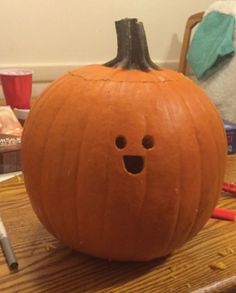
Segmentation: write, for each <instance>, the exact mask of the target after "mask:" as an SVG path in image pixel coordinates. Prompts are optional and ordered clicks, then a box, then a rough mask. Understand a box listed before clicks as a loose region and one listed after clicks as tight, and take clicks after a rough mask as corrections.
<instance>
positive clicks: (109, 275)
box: [22, 227, 168, 293]
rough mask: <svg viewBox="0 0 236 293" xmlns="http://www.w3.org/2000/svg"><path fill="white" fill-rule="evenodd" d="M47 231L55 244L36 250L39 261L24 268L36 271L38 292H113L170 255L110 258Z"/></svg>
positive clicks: (142, 275) (35, 283)
mask: <svg viewBox="0 0 236 293" xmlns="http://www.w3.org/2000/svg"><path fill="white" fill-rule="evenodd" d="M40 228H41V227H40ZM44 235H45V238H46V239H47V242H48V243H50V244H52V247H53V248H50V249H49V250H45V251H42V250H35V252H34V257H35V262H32V263H31V265H30V266H27V267H26V268H22V273H23V274H24V273H26V271H29V272H30V271H34V280H33V284H34V288H35V289H36V291H37V292H48V293H52V292H76V293H82V292H83V293H89V292H93V293H96V292H102V291H103V290H104V292H110V291H108V290H110V289H111V288H112V287H116V288H119V287H122V285H125V284H128V283H130V284H132V283H133V281H135V280H137V279H138V278H142V277H144V276H145V275H146V274H148V273H150V272H151V271H152V270H154V269H155V270H156V269H157V267H158V266H161V265H162V264H163V263H165V262H166V260H167V258H168V257H165V258H160V259H156V260H152V261H148V262H118V261H108V260H103V259H99V258H95V257H92V256H89V255H86V254H82V253H80V252H77V251H74V250H72V249H70V248H68V247H66V246H65V245H63V244H62V243H61V242H59V241H58V240H56V239H55V238H54V237H52V236H50V235H49V234H48V233H47V232H46V231H45V233H44ZM41 236H42V233H41ZM36 242H37V241H36ZM32 244H33V242H32ZM37 251H38V252H37ZM39 263H40V264H41V265H40V267H39V266H38V264H39ZM35 264H36V265H37V269H36V270H35V269H34V268H35ZM111 292H112V290H111ZM121 292H122V289H121Z"/></svg>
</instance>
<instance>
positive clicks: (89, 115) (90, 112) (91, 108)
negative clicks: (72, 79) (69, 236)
mask: <svg viewBox="0 0 236 293" xmlns="http://www.w3.org/2000/svg"><path fill="white" fill-rule="evenodd" d="M104 87H106V83H105V82H104V83H103V84H102V85H101V86H100V88H99V89H100V90H101V89H104ZM95 107H96V103H93V102H91V106H90V110H89V113H88V115H87V119H86V126H85V128H84V131H83V138H84V137H85V134H86V131H88V126H89V120H90V118H91V117H92V115H93V113H94V108H95ZM84 142H85V140H84V139H82V143H81V145H80V151H79V154H78V163H77V168H76V174H77V177H76V180H75V184H76V188H75V193H74V195H75V202H76V203H77V207H79V206H80V201H79V196H80V192H79V189H80V185H79V184H78V182H79V181H80V180H79V179H78V178H79V177H80V163H79V161H80V158H81V152H82V149H83V144H84ZM82 196H83V195H82ZM79 213H80V210H79V208H78V212H77V213H76V214H77V216H76V223H77V227H78V234H79V238H80V243H79V246H80V247H81V249H83V241H84V239H83V234H82V233H81V232H80V231H81V230H83V228H81V221H80V215H79ZM98 250H99V249H98Z"/></svg>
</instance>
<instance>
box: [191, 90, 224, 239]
mask: <svg viewBox="0 0 236 293" xmlns="http://www.w3.org/2000/svg"><path fill="white" fill-rule="evenodd" d="M194 98H195V100H196V101H197V103H198V104H199V108H201V109H202V111H205V108H204V107H203V105H202V103H201V101H200V99H199V97H198V96H197V95H194ZM209 102H211V101H209ZM214 109H215V106H214ZM215 114H216V115H218V113H217V111H216V110H215ZM205 117H206V120H207V123H208V125H209V127H210V128H211V131H210V134H211V136H212V139H213V141H214V144H215V146H216V152H217V156H216V160H217V167H218V168H219V167H220V161H222V160H221V159H220V154H221V151H220V148H219V144H218V143H217V141H216V136H215V128H213V126H212V122H211V121H212V120H211V119H209V117H208V115H206V116H205ZM222 133H223V132H222ZM221 169H222V168H219V170H221ZM223 174H224V172H223V171H222V174H221V175H219V176H218V180H217V181H218V189H219V190H220V187H221V186H222V183H223V182H222V181H223V180H222V179H221V178H223ZM217 201H218V198H216V201H215V204H214V206H215V205H216V204H217ZM195 225H196V222H195V223H194V224H193V227H192V229H191V231H190V235H189V236H188V237H187V239H191V237H192V236H193V235H192V234H193V233H194V230H195V229H194V228H195V227H194V226H195Z"/></svg>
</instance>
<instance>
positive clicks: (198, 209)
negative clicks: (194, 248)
mask: <svg viewBox="0 0 236 293" xmlns="http://www.w3.org/2000/svg"><path fill="white" fill-rule="evenodd" d="M179 96H180V97H181V99H182V100H183V104H184V105H185V107H186V108H187V109H188V112H189V114H190V117H191V118H190V119H191V122H192V125H193V129H194V132H195V136H196V139H197V141H198V144H197V145H198V149H199V154H200V156H199V162H200V172H199V173H200V174H201V176H200V193H199V197H198V207H197V212H196V213H195V217H194V218H195V221H193V223H192V225H191V228H190V230H189V233H188V235H187V236H186V237H185V239H184V241H186V240H187V239H190V238H192V237H193V236H194V235H195V234H196V232H195V230H196V225H197V224H198V221H197V216H198V212H199V211H200V207H201V202H202V196H203V177H202V176H203V175H202V174H203V163H202V153H203V151H202V150H201V143H200V139H199V135H198V130H197V128H196V125H195V122H194V119H193V117H192V115H191V113H192V110H191V108H190V107H189V106H188V104H187V103H186V101H185V99H183V97H182V95H181V94H180V95H179ZM192 98H193V97H192Z"/></svg>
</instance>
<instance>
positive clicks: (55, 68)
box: [0, 0, 214, 97]
mask: <svg viewBox="0 0 236 293" xmlns="http://www.w3.org/2000/svg"><path fill="white" fill-rule="evenodd" d="M212 2H214V1H213V0H198V1H196V0H189V1H186V0H167V1H163V0H100V1H95V0H86V1H82V0H67V1H65V0H41V1H39V0H24V1H16V0H2V1H1V8H0V40H1V41H0V69H3V68H9V67H26V68H31V69H33V70H34V76H33V80H34V84H33V95H34V96H35V95H38V94H39V93H40V92H41V90H42V89H43V88H44V87H45V86H46V85H47V84H48V83H49V82H51V81H52V80H53V79H55V78H57V77H58V76H60V75H61V74H63V73H64V72H65V71H67V70H68V69H70V68H71V67H80V66H82V65H86V64H91V63H103V62H106V61H108V60H110V59H112V58H113V57H114V56H115V55H116V34H115V27H114V21H115V20H119V19H121V18H125V17H136V18H138V19H139V20H140V21H142V22H143V23H144V26H145V30H146V34H147V39H148V43H149V50H150V55H151V57H152V59H153V60H154V61H155V62H156V63H158V64H159V65H161V66H166V67H169V68H173V69H176V68H177V64H178V59H179V54H180V48H181V44H182V38H183V33H184V27H185V23H186V20H187V18H188V16H190V15H191V14H193V13H196V12H199V11H204V10H205V9H206V8H207V7H208V6H209V5H210V4H211V3H212ZM0 96H1V97H2V92H1V89H0Z"/></svg>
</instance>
